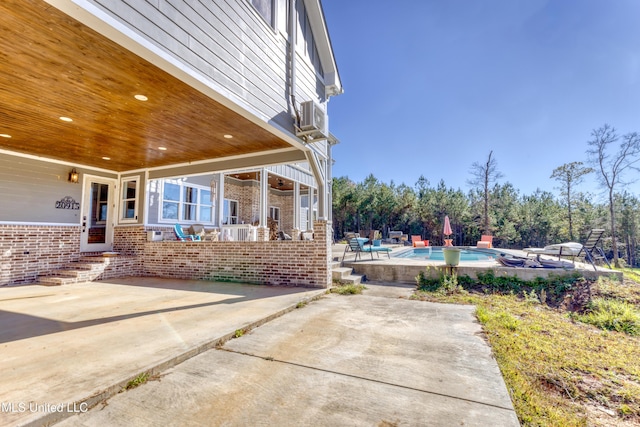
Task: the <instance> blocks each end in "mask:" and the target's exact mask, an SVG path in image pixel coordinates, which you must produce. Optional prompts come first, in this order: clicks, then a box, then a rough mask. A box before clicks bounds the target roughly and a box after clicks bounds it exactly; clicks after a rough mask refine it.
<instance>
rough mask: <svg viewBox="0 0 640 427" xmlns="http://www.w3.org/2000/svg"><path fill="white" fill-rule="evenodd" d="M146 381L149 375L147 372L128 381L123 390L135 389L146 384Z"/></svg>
mask: <svg viewBox="0 0 640 427" xmlns="http://www.w3.org/2000/svg"><path fill="white" fill-rule="evenodd" d="M148 380H149V373H148V372H143V373H141V374H139V375H138V376H137V377H135V378H134V379H132V380H131V381H129V382H128V383H127V385H126V386H125V388H124V389H125V390H131V389H133V388H136V387H138V386H140V385H142V384H144V383H146V382H147V381H148Z"/></svg>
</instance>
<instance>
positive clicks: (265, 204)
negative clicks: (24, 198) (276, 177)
mask: <svg viewBox="0 0 640 427" xmlns="http://www.w3.org/2000/svg"><path fill="white" fill-rule="evenodd" d="M268 210H269V172H268V171H267V170H266V169H265V168H262V170H261V171H260V224H259V227H260V228H262V230H263V233H264V236H265V237H266V238H264V240H269V224H268V222H267V212H268ZM258 236H260V233H258Z"/></svg>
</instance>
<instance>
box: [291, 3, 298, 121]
mask: <svg viewBox="0 0 640 427" xmlns="http://www.w3.org/2000/svg"><path fill="white" fill-rule="evenodd" d="M296 8H297V5H296V0H289V67H290V69H289V94H290V96H291V105H292V107H293V111H294V112H295V114H296V122H295V124H294V126H295V127H296V128H297V127H298V126H300V112H299V111H298V104H297V103H296V62H297V61H296V43H297V40H296V33H297V29H298V26H297V25H296Z"/></svg>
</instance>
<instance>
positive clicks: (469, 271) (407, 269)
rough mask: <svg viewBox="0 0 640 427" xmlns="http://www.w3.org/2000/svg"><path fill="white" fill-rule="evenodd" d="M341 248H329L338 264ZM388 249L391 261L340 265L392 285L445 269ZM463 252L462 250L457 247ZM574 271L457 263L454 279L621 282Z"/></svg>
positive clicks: (588, 270) (602, 272) (582, 268)
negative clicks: (485, 276)
mask: <svg viewBox="0 0 640 427" xmlns="http://www.w3.org/2000/svg"><path fill="white" fill-rule="evenodd" d="M344 247H345V245H340V244H336V245H334V246H333V254H334V259H336V258H337V260H338V261H340V260H342V255H343V254H344ZM390 247H391V248H392V252H391V258H390V259H389V258H387V257H386V256H385V255H384V254H380V257H379V258H378V257H376V255H374V256H373V260H371V258H370V255H369V254H361V255H363V258H362V260H361V259H358V261H354V258H355V254H354V253H353V252H347V254H346V257H345V258H344V266H345V267H350V268H353V271H354V273H356V274H360V275H364V276H366V278H367V279H368V280H374V281H384V282H394V283H407V284H413V285H415V283H416V279H415V278H416V276H417V275H418V274H419V273H420V272H421V271H425V269H426V267H432V269H431V271H432V274H433V275H434V276H435V275H437V274H439V272H440V270H441V269H443V268H447V269H450V268H451V267H446V265H445V263H444V261H435V260H424V259H422V260H414V259H408V258H396V257H394V256H393V255H394V253H395V254H397V253H398V252H401V251H404V250H406V249H411V247H409V246H401V245H391V246H390ZM460 248H461V249H464V248H465V247H460ZM501 251H502V252H504V253H505V254H509V255H514V256H519V257H526V256H527V254H526V252H524V251H520V250H515V249H501ZM546 258H548V259H557V258H555V257H546ZM575 266H576V268H575V269H562V268H514V267H504V266H503V265H501V264H499V263H498V262H497V261H495V260H490V261H460V264H459V265H458V267H455V269H456V272H457V274H458V276H464V275H468V276H469V277H474V278H475V277H477V273H478V272H485V271H487V270H493V271H494V274H496V275H505V276H516V277H518V278H520V279H522V280H534V279H536V278H538V277H542V278H547V277H549V276H564V275H572V274H574V273H576V272H577V273H579V274H581V275H582V276H584V277H586V278H596V277H599V276H613V277H617V278H618V279H620V280H622V273H621V272H619V271H615V270H609V269H608V268H602V267H597V270H595V271H594V269H593V266H591V264H585V263H582V262H578V261H576V262H575Z"/></svg>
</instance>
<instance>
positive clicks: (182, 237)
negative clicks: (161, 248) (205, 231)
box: [173, 224, 202, 242]
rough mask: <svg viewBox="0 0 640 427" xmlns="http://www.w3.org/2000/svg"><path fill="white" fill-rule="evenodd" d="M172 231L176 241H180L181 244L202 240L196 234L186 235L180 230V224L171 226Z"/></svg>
mask: <svg viewBox="0 0 640 427" xmlns="http://www.w3.org/2000/svg"><path fill="white" fill-rule="evenodd" d="M173 231H174V232H175V234H176V239H178V240H180V241H181V242H184V241H192V242H195V241H200V240H202V239H201V238H200V236H199V235H198V234H186V233H185V232H184V231H183V230H182V226H181V225H180V224H176V225H174V226H173Z"/></svg>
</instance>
